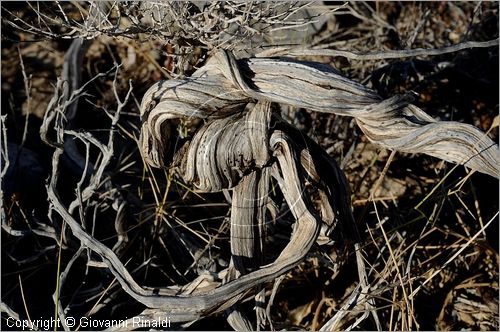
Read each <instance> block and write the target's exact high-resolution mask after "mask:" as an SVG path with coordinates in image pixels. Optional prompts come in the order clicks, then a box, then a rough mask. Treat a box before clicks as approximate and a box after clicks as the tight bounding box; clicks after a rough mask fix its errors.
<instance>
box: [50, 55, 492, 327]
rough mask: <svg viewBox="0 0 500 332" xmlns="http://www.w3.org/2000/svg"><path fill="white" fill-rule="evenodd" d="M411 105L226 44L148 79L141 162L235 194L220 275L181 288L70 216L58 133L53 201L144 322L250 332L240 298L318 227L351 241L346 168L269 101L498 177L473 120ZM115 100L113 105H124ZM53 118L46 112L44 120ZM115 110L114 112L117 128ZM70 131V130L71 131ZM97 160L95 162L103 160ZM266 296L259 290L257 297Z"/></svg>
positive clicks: (296, 258)
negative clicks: (131, 268)
mask: <svg viewBox="0 0 500 332" xmlns="http://www.w3.org/2000/svg"><path fill="white" fill-rule="evenodd" d="M410 101H411V95H405V96H394V97H392V98H390V99H388V100H382V99H381V98H380V97H379V96H378V95H377V94H376V93H375V92H374V91H372V90H370V89H368V88H366V87H364V86H363V85H361V84H358V83H356V82H353V81H351V80H349V79H347V78H345V77H342V76H341V75H339V74H338V73H336V72H335V71H334V70H332V69H331V68H330V67H327V66H325V65H321V64H318V63H306V62H298V61H294V60H289V59H273V58H251V59H241V60H236V59H235V57H234V56H233V54H232V53H230V52H227V51H220V52H218V53H216V54H215V55H214V56H213V57H212V58H211V59H209V61H208V62H207V64H206V65H205V66H203V67H202V68H200V69H199V70H198V71H197V72H195V73H194V74H193V75H192V77H190V78H187V79H183V80H169V81H162V82H158V83H157V84H155V85H154V86H152V87H151V88H150V89H149V90H148V91H147V92H146V94H145V95H144V97H143V100H142V104H141V117H142V121H143V123H142V128H141V136H140V140H139V144H140V148H141V153H142V154H143V157H144V159H145V161H146V162H147V163H149V164H150V165H152V166H154V167H165V168H170V167H173V168H174V169H175V170H177V173H178V175H179V176H180V177H181V178H182V179H183V180H184V181H185V182H187V183H190V184H192V186H193V187H194V188H195V189H196V190H198V191H201V192H218V191H221V190H225V189H232V190H233V195H232V198H231V200H232V203H231V204H232V206H231V254H232V259H231V263H230V266H229V268H228V269H226V270H224V271H221V272H219V273H218V275H217V276H216V277H214V276H210V275H200V276H199V277H198V278H196V279H195V280H193V281H192V282H191V283H189V284H187V285H184V286H182V287H179V286H171V287H164V288H151V287H144V286H141V285H139V284H138V283H137V282H136V281H135V280H134V278H133V277H132V275H131V274H130V273H129V272H128V271H127V269H126V268H125V266H124V264H123V263H122V262H121V261H120V259H119V258H118V256H117V254H116V252H115V251H114V250H112V249H110V248H108V247H106V246H105V245H104V244H102V243H100V242H99V241H98V240H96V239H95V238H94V237H93V236H91V235H90V234H89V233H88V232H87V231H86V230H85V229H84V227H83V226H82V224H81V223H80V222H78V221H77V220H76V219H75V217H74V216H73V214H72V210H74V209H75V204H72V206H70V207H69V208H68V207H66V206H64V205H63V203H62V202H61V200H60V198H59V196H58V194H57V190H56V189H55V188H56V186H57V183H58V165H59V161H60V158H61V156H62V155H63V149H62V147H63V145H65V144H64V143H65V139H64V137H63V133H62V131H59V132H58V135H57V137H56V142H55V143H56V144H54V146H55V147H56V151H55V153H54V155H53V164H52V166H53V172H52V177H51V179H50V183H49V185H48V195H49V201H50V202H51V205H52V208H53V209H54V210H55V211H56V212H57V213H58V214H59V215H60V216H61V217H62V218H63V219H64V221H65V222H66V224H67V225H68V226H69V228H70V229H71V231H72V233H73V234H74V235H75V236H76V237H77V238H78V239H79V240H80V242H81V246H82V248H88V249H90V250H92V251H93V252H95V253H97V254H98V255H99V256H100V257H101V258H102V263H103V265H104V266H106V267H107V268H108V269H109V270H110V271H111V273H112V274H113V275H114V276H115V278H116V280H117V281H118V283H119V284H120V286H121V287H122V288H123V289H124V290H125V291H126V292H127V293H128V294H129V295H131V296H132V297H133V298H134V299H135V300H137V301H138V302H140V303H142V304H144V305H145V306H146V307H148V309H147V310H145V311H144V312H143V313H142V314H141V315H140V316H141V317H158V316H159V315H161V314H162V313H163V314H165V315H168V316H169V317H170V318H171V321H172V322H189V321H193V320H196V319H198V318H200V317H205V316H207V315H210V314H213V313H216V312H221V311H226V312H227V314H228V321H229V322H230V324H231V325H232V326H233V327H236V328H240V329H241V328H249V327H252V328H254V327H255V326H254V322H253V320H249V319H248V318H246V317H244V316H243V315H242V314H241V312H239V310H238V306H237V303H238V301H239V300H240V299H241V298H242V296H244V295H246V294H247V293H248V292H249V291H250V290H251V289H252V288H255V287H258V286H259V285H261V284H262V283H264V282H268V281H272V280H273V279H275V278H277V277H279V276H282V275H283V274H284V273H286V272H287V271H289V270H290V269H292V268H293V267H294V266H296V265H297V264H298V263H299V262H300V261H301V260H302V259H304V257H305V256H306V255H307V253H308V252H309V250H310V248H311V247H312V245H313V244H314V243H315V241H316V240H317V239H318V236H319V235H320V234H321V235H322V236H326V237H329V236H331V235H332V234H334V233H341V234H343V235H345V236H346V237H347V238H351V239H352V240H354V241H356V238H357V233H356V229H355V227H354V221H353V218H352V214H351V202H350V194H349V188H348V184H347V181H346V179H345V177H344V174H343V172H342V171H341V169H340V167H339V166H338V165H337V163H336V162H335V161H334V160H333V159H332V158H331V157H329V156H328V154H327V153H326V152H324V151H323V150H322V149H321V147H319V146H318V145H317V144H316V143H314V142H313V141H312V140H311V139H309V138H307V137H304V136H302V134H301V133H300V132H299V131H298V130H296V129H295V128H293V127H292V126H290V125H289V124H287V123H286V122H285V121H283V120H282V119H281V117H280V116H279V113H278V112H277V104H287V105H292V106H296V107H303V108H306V109H310V110H313V111H317V112H326V113H335V114H339V115H345V116H352V117H355V118H356V120H357V123H358V125H359V126H360V128H361V129H362V130H363V132H364V133H365V134H366V135H367V137H368V138H369V139H371V140H372V141H374V142H376V143H378V144H380V145H382V146H384V147H386V148H389V149H396V150H399V151H406V152H414V153H427V154H429V155H433V156H436V157H439V158H442V159H444V160H448V161H452V162H455V163H459V164H464V165H465V166H466V167H469V168H471V169H474V170H477V171H480V172H483V173H486V174H490V175H492V176H497V172H498V165H499V164H500V163H499V159H500V158H499V152H498V147H497V146H496V145H495V144H494V143H493V142H492V141H491V139H489V138H488V137H487V136H486V135H485V134H484V133H482V132H481V131H480V130H478V129H477V128H475V127H473V126H470V125H466V124H460V123H456V122H439V121H435V120H434V119H432V118H431V117H429V116H428V115H426V114H425V113H424V112H423V111H422V110H420V109H419V108H417V107H415V106H414V105H411V104H410V103H409V102H410ZM122 106H123V104H122V103H121V102H120V109H121V107H122ZM53 115H54V111H51V112H48V115H47V117H50V116H53ZM118 116H119V112H117V113H116V115H115V116H114V117H113V123H116V121H117V117H118ZM190 119H199V120H201V121H202V124H201V125H200V126H199V128H197V130H196V131H195V133H194V134H193V135H192V137H188V138H182V139H181V138H179V137H177V135H176V128H175V124H176V120H190ZM67 134H70V135H74V136H78V135H77V133H73V132H71V131H67ZM82 139H84V137H83V138H82ZM87 139H89V138H87ZM111 141H112V137H110V142H111ZM93 144H94V143H93ZM110 144H111V143H109V144H108V146H104V145H102V150H103V153H104V155H106V156H108V155H110V153H112V144H111V145H110ZM104 159H105V160H107V159H106V158H104ZM101 164H102V165H100V166H99V169H100V168H101V167H102V168H104V167H105V166H106V163H101ZM84 168H86V167H84ZM84 173H86V172H84ZM97 175H98V176H96V177H94V178H93V179H94V180H93V181H91V183H90V186H89V189H87V190H85V189H82V190H81V197H80V198H79V199H83V200H85V199H86V196H87V195H88V193H90V192H92V190H93V188H95V186H96V185H97V183H99V182H101V181H102V180H101V179H100V178H101V177H102V171H100V172H98V174H97ZM83 176H85V174H84V175H83ZM271 179H274V181H275V183H277V184H278V187H279V189H280V190H281V192H282V194H283V196H284V199H285V201H286V204H287V206H288V209H289V210H290V211H291V213H292V215H293V217H294V218H295V219H296V224H295V226H294V231H293V234H292V236H291V239H290V242H289V243H288V245H287V246H286V247H285V249H284V250H283V251H282V252H281V253H280V255H279V256H278V258H277V259H276V260H275V261H274V262H272V263H270V264H267V265H262V264H263V261H262V256H263V254H262V253H263V251H264V250H265V246H264V243H263V242H262V234H263V233H264V231H265V226H264V225H265V222H266V211H267V210H268V209H269V208H270V206H273V205H275V203H274V202H273V201H272V198H271V195H268V193H269V191H270V189H269V188H270V181H271ZM306 183H308V184H309V185H310V186H312V187H313V188H315V190H316V192H317V193H318V197H319V203H318V204H316V205H313V204H312V202H311V201H312V197H310V194H309V192H308V191H307V190H306V189H305V187H306ZM334 231H335V232H334ZM62 279H64V278H62ZM63 281H64V280H62V282H63ZM263 296H264V295H263V293H261V292H260V293H259V294H257V297H258V299H259V301H262V298H263ZM267 311H268V310H267ZM60 314H61V315H63V313H62V312H61V313H60ZM258 317H259V321H260V322H259V323H260V324H261V323H262V321H263V320H264V319H266V312H265V311H264V310H260V311H258ZM267 318H268V319H269V317H267Z"/></svg>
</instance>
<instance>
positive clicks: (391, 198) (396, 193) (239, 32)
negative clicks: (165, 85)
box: [2, 2, 499, 330]
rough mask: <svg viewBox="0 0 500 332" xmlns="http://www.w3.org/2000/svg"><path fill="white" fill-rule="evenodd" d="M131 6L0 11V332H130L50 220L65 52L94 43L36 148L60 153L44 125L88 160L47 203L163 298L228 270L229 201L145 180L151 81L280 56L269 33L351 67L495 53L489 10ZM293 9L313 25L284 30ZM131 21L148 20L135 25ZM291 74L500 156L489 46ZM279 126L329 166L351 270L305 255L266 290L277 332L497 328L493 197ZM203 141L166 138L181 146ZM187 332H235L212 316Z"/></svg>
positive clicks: (65, 169)
mask: <svg viewBox="0 0 500 332" xmlns="http://www.w3.org/2000/svg"><path fill="white" fill-rule="evenodd" d="M141 6H149V5H146V4H145V3H140V4H137V5H134V6H131V7H130V8H129V9H128V10H127V7H126V6H125V5H121V4H120V3H114V4H113V5H112V6H110V7H109V8H111V11H110V13H111V14H110V15H109V16H107V19H106V20H103V21H102V22H100V23H101V24H97V25H95V24H94V25H92V24H90V23H89V22H88V19H87V18H88V17H89V12H90V11H92V10H93V9H92V8H91V7H89V5H88V4H86V3H77V5H75V4H73V3H70V2H62V3H60V4H57V3H43V2H42V3H39V4H33V3H29V4H28V3H22V4H20V3H16V4H7V3H2V135H3V136H2V194H3V197H2V228H3V231H2V289H3V292H2V303H3V304H2V312H4V311H5V312H6V313H3V314H2V329H5V327H6V325H5V324H6V318H7V317H8V316H11V317H13V315H15V314H17V315H18V316H19V317H21V318H26V317H31V318H33V319H38V318H40V317H43V318H50V317H54V312H57V314H56V315H60V316H64V315H66V316H74V317H82V316H92V317H94V318H96V319H98V318H100V319H104V318H106V319H109V318H113V319H124V318H130V317H133V316H134V315H138V314H139V313H140V312H142V310H143V309H144V308H143V306H142V305H141V304H139V303H137V302H136V301H134V300H132V299H131V297H129V296H128V295H127V294H126V293H125V292H124V291H123V289H122V288H121V287H120V286H119V284H118V283H117V282H116V280H115V279H114V277H113V275H112V274H111V273H110V272H109V270H108V269H106V268H104V267H103V263H102V262H101V259H100V257H99V256H98V255H96V254H95V253H93V252H92V251H90V250H89V249H87V248H85V247H82V246H81V245H80V241H79V239H78V238H77V237H75V236H74V234H73V233H72V232H70V231H69V230H68V227H66V226H65V222H64V219H63V218H61V216H60V215H58V214H57V213H56V211H54V210H53V209H52V206H49V204H48V202H47V195H48V193H47V186H46V184H47V182H46V181H47V179H49V180H50V179H51V177H50V176H51V174H52V175H53V173H52V169H51V167H52V159H51V158H52V153H53V151H54V150H53V148H52V147H50V146H48V145H47V144H45V143H44V142H43V141H42V140H41V138H40V134H39V131H40V127H41V123H42V118H43V116H44V115H45V114H46V113H45V112H46V110H47V108H48V107H50V101H51V98H52V97H53V96H54V95H55V94H57V93H58V94H59V96H63V95H65V90H64V89H65V86H64V83H63V82H59V84H58V83H57V78H58V77H60V75H61V74H62V72H63V64H64V56H65V54H66V52H67V50H68V47H69V45H70V41H69V40H70V39H72V38H75V37H81V38H92V39H91V41H90V42H89V45H88V49H87V50H86V52H85V54H84V57H83V58H82V62H81V67H80V69H81V83H83V84H85V88H84V89H82V90H81V91H76V92H75V91H74V90H73V91H72V92H75V94H74V95H73V98H74V99H75V100H78V101H77V104H76V103H74V104H73V105H76V108H75V109H76V110H75V113H74V115H73V116H72V117H69V118H68V119H64V118H63V117H62V115H61V114H59V115H57V117H56V118H54V120H53V121H54V122H53V123H54V126H53V127H51V128H47V139H48V140H49V141H51V142H57V141H58V139H59V138H60V137H58V135H60V134H61V132H60V131H58V129H57V126H56V125H59V126H60V127H62V126H66V129H67V130H66V132H65V137H67V138H66V139H69V140H71V141H74V144H75V145H74V146H75V148H76V151H77V154H76V155H77V156H78V155H80V156H83V159H81V160H80V162H81V163H80V164H78V163H75V162H74V160H73V159H72V158H71V156H69V157H68V156H67V155H63V156H62V157H61V161H60V164H59V168H58V170H59V171H58V172H59V181H58V185H57V187H56V189H57V191H58V193H59V198H60V200H61V202H62V204H64V205H65V206H68V207H72V211H71V215H72V216H73V217H74V218H75V220H77V221H78V222H79V223H80V224H81V225H82V227H83V228H84V229H85V230H86V231H87V232H88V233H89V234H92V235H93V236H94V237H95V238H96V239H97V240H99V241H100V242H101V243H103V244H104V245H105V246H106V247H108V248H110V249H111V248H112V250H113V251H114V252H115V253H116V254H117V256H118V257H119V258H120V261H121V262H122V263H123V264H124V265H125V267H126V269H127V270H128V271H129V272H130V273H131V274H132V275H133V276H134V279H135V280H136V281H137V283H139V284H141V285H149V286H152V287H160V286H172V285H184V284H186V283H188V282H189V281H191V280H193V279H195V278H197V277H198V276H199V275H204V274H205V275H206V274H211V275H215V274H216V273H217V272H218V271H221V270H222V269H223V268H225V267H227V265H228V264H229V259H230V249H229V237H230V234H229V228H230V227H229V208H230V203H229V202H228V199H227V198H228V195H229V193H227V192H225V193H220V194H201V193H197V192H195V191H193V189H192V188H190V187H189V186H187V185H185V184H184V183H183V182H182V181H181V180H180V179H179V178H178V177H177V176H176V175H175V172H174V171H173V170H165V171H163V170H157V169H152V168H150V167H148V166H147V164H144V163H143V162H142V160H141V157H140V154H139V152H138V147H137V138H138V135H139V128H140V121H141V120H140V118H139V104H140V101H141V98H142V96H143V94H144V92H145V91H146V89H147V88H148V87H149V86H151V85H152V84H153V83H154V82H156V81H158V80H159V79H162V78H163V79H165V78H176V77H184V76H186V75H187V76H189V75H190V74H191V73H192V72H193V71H194V70H195V69H196V68H197V67H199V66H200V65H201V64H203V63H204V61H205V60H206V58H207V57H208V55H209V54H210V52H211V51H212V50H213V49H216V48H226V49H232V50H235V51H236V52H237V54H240V55H244V54H252V53H259V52H261V51H263V50H266V49H267V47H268V46H269V45H276V44H282V45H286V44H287V42H290V41H287V40H286V39H285V40H283V39H282V35H281V34H280V33H281V32H282V31H283V30H282V29H283V28H287V30H290V31H293V33H292V34H293V35H294V36H295V37H293V38H294V39H293V40H292V41H291V42H290V43H292V44H298V45H297V46H300V47H302V46H303V45H304V44H306V46H307V47H308V48H310V49H326V48H334V49H342V50H349V51H358V52H368V51H380V52H382V51H387V50H396V49H408V48H440V47H445V46H449V45H451V44H456V43H459V42H463V41H469V40H473V41H486V40H492V39H495V38H498V6H496V4H495V3H488V2H485V3H482V2H461V3H452V2H439V3H437V2H436V3H405V4H398V3H383V2H382V3H378V2H377V3H368V4H365V3H362V2H354V3H349V4H346V5H343V6H338V7H335V8H333V7H331V8H329V10H328V11H324V9H323V11H322V9H318V8H317V6H315V5H306V4H304V3H298V4H286V5H284V4H275V3H263V4H258V5H256V7H252V6H251V5H249V4H238V3H230V2H229V3H227V4H226V5H224V6H223V5H221V4H210V5H207V6H206V7H204V8H203V7H201V5H192V4H185V3H175V4H174V5H171V6H169V5H165V4H161V3H160V4H157V5H150V6H151V7H150V8H146V9H144V8H142V9H141V8H140V7H141ZM154 6H157V7H154ZM284 7H286V8H284ZM109 8H108V9H109ZM305 9H307V10H309V11H310V13H311V14H310V15H312V16H313V17H314V21H317V22H318V23H315V24H314V25H311V24H306V23H307V22H309V20H305V19H304V18H303V17H301V16H300V15H297V16H290V17H288V14H291V13H295V12H297V13H301V12H303V11H304V10H305ZM333 9H335V11H333ZM141 10H145V11H146V12H145V13H146V15H144V17H145V18H144V19H140V20H137V18H138V17H139V16H138V13H139V11H141ZM148 11H150V12H151V13H154V14H155V15H156V14H158V15H161V16H162V19H161V20H159V19H158V17H157V18H156V21H155V20H154V19H155V15H153V16H150V15H148V14H147V13H148ZM257 13H258V14H259V15H260V16H259V15H257ZM283 13H285V14H283ZM148 17H150V18H151V20H148V19H147V18H148ZM285 18H286V19H287V20H285ZM165 19H168V20H171V22H170V21H168V20H167V21H165ZM168 22H170V23H168ZM186 26H189V29H188V28H185V27H186ZM229 26H230V28H228V27H229ZM304 30H306V31H304ZM248 45H250V46H248ZM292 46H294V47H295V46H296V45H292ZM303 59H305V60H312V61H320V62H324V63H326V64H329V65H331V66H333V67H335V68H337V69H338V70H339V71H341V72H342V73H343V74H345V75H346V76H348V77H350V78H352V79H354V80H356V81H359V82H363V83H364V84H366V85H368V86H370V87H372V88H373V89H375V90H376V91H377V92H378V93H379V94H380V95H382V96H384V97H387V96H392V95H394V94H396V93H399V92H407V91H410V90H413V91H415V92H416V93H417V95H418V106H419V107H421V108H422V109H424V110H425V111H426V112H428V113H429V114H430V115H432V116H434V117H436V118H439V119H442V120H450V119H453V120H456V121H462V122H466V123H471V124H474V125H475V126H477V127H479V128H481V129H482V130H484V131H485V132H486V131H487V132H488V133H489V135H490V136H491V137H492V138H493V139H494V140H495V141H498V46H497V47H494V48H486V49H470V50H464V51H460V52H456V53H451V54H443V55H440V56H436V57H425V56H424V57H418V58H413V57H412V58H404V59H377V60H354V59H349V58H345V57H328V56H308V57H304V58H303ZM118 65H119V66H118ZM86 82H89V83H87V84H86ZM70 92H71V90H70ZM129 92H130V94H129V95H128V93H129ZM66 96H67V97H68V95H66ZM71 107H75V106H69V108H71ZM69 108H68V109H69ZM56 113H57V112H56ZM283 114H284V117H285V118H287V119H288V120H289V122H291V123H292V124H294V125H296V126H297V127H298V128H299V129H301V130H302V131H303V132H304V133H306V134H308V135H309V136H311V137H313V138H314V140H315V141H317V142H318V143H319V144H320V145H321V146H322V147H323V148H324V149H325V150H326V151H327V152H328V153H329V154H330V155H331V156H333V157H334V158H335V159H336V160H337V161H339V163H340V164H341V165H342V167H343V169H344V171H345V173H346V176H347V178H348V180H349V184H350V186H351V191H352V202H353V209H354V216H355V219H356V223H357V227H358V229H359V231H360V234H361V237H362V241H361V243H360V245H359V248H358V249H359V250H358V251H356V252H355V251H353V250H345V248H344V247H343V245H342V244H341V243H338V242H334V243H330V244H326V245H323V246H319V245H318V246H316V247H314V248H313V249H312V251H311V252H310V254H309V255H308V258H307V259H306V260H305V261H304V262H303V263H301V264H300V265H299V266H297V267H296V268H295V269H293V270H292V271H291V272H290V273H288V274H287V275H286V276H284V278H283V279H282V281H281V284H279V285H278V283H276V284H275V286H276V289H277V292H274V291H273V285H272V284H268V285H266V287H265V293H266V299H267V300H269V296H270V295H271V294H272V295H273V301H272V302H273V304H272V306H270V307H269V313H270V315H271V318H272V327H274V328H275V329H282V328H285V329H313V330H317V329H320V328H322V327H325V328H327V327H328V328H332V329H338V330H341V329H347V328H349V329H354V330H356V329H365V330H375V329H383V330H417V329H421V330H458V329H472V330H497V329H498V328H499V326H498V319H499V318H498V280H499V279H498V278H499V274H498V266H499V257H498V211H499V206H498V180H496V179H493V178H491V177H488V176H486V175H482V174H477V173H474V174H472V173H469V172H468V171H467V170H466V169H465V168H463V167H462V166H457V167H456V166H454V165H451V164H447V163H445V162H442V161H440V160H438V159H435V158H432V157H427V156H423V155H408V154H402V153H391V151H386V150H383V149H380V148H378V147H377V146H375V145H373V144H371V143H369V142H368V140H367V139H366V138H365V137H364V136H363V135H362V133H361V132H360V131H359V130H358V129H357V128H356V126H355V125H354V121H353V120H352V119H350V118H345V117H340V116H334V115H325V114H317V113H313V112H309V111H307V110H302V109H299V110H296V109H283ZM495 118H496V119H497V121H496V122H495ZM65 121H67V122H65ZM198 125H199V124H198V123H179V125H178V129H177V130H178V131H179V132H180V133H181V136H182V135H190V134H192V131H193V130H194V128H196V126H198ZM6 141H8V142H9V144H8V145H7V144H6ZM61 142H63V143H64V140H62V141H61V140H60V139H59V143H61ZM7 153H8V156H7V155H4V154H7ZM7 161H8V164H7ZM7 166H9V168H8V169H7ZM90 175H92V176H90ZM276 195H279V193H277V194H276ZM49 211H51V212H50V213H49ZM278 212H283V213H279V214H278V215H280V216H281V217H280V218H278V219H274V220H271V221H270V222H269V224H268V225H267V234H266V239H265V240H266V243H267V250H266V257H265V261H271V260H272V259H274V258H275V256H276V254H277V253H279V252H280V251H281V249H282V248H283V247H284V246H285V244H286V242H287V241H288V239H289V237H290V233H291V230H292V228H291V225H292V223H293V218H292V217H291V215H289V214H287V213H286V211H278ZM340 242H341V241H340ZM61 273H62V274H61ZM56 285H58V286H60V288H59V291H56V290H57V289H58V287H57V286H56ZM278 286H279V287H278ZM55 303H56V304H55ZM254 305H255V301H254V297H253V294H248V295H245V297H243V298H242V300H241V305H240V307H241V309H242V311H243V312H245V313H246V314H247V315H248V316H249V317H255V314H254V312H253V307H254ZM57 306H59V307H57ZM270 327H271V326H270V325H267V328H270ZM189 328H191V329H212V328H218V329H230V326H229V325H228V323H227V322H226V320H225V317H224V315H222V314H220V315H215V316H211V317H208V318H206V319H204V320H202V321H199V322H195V323H194V324H193V325H191V326H190V327H189Z"/></svg>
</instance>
